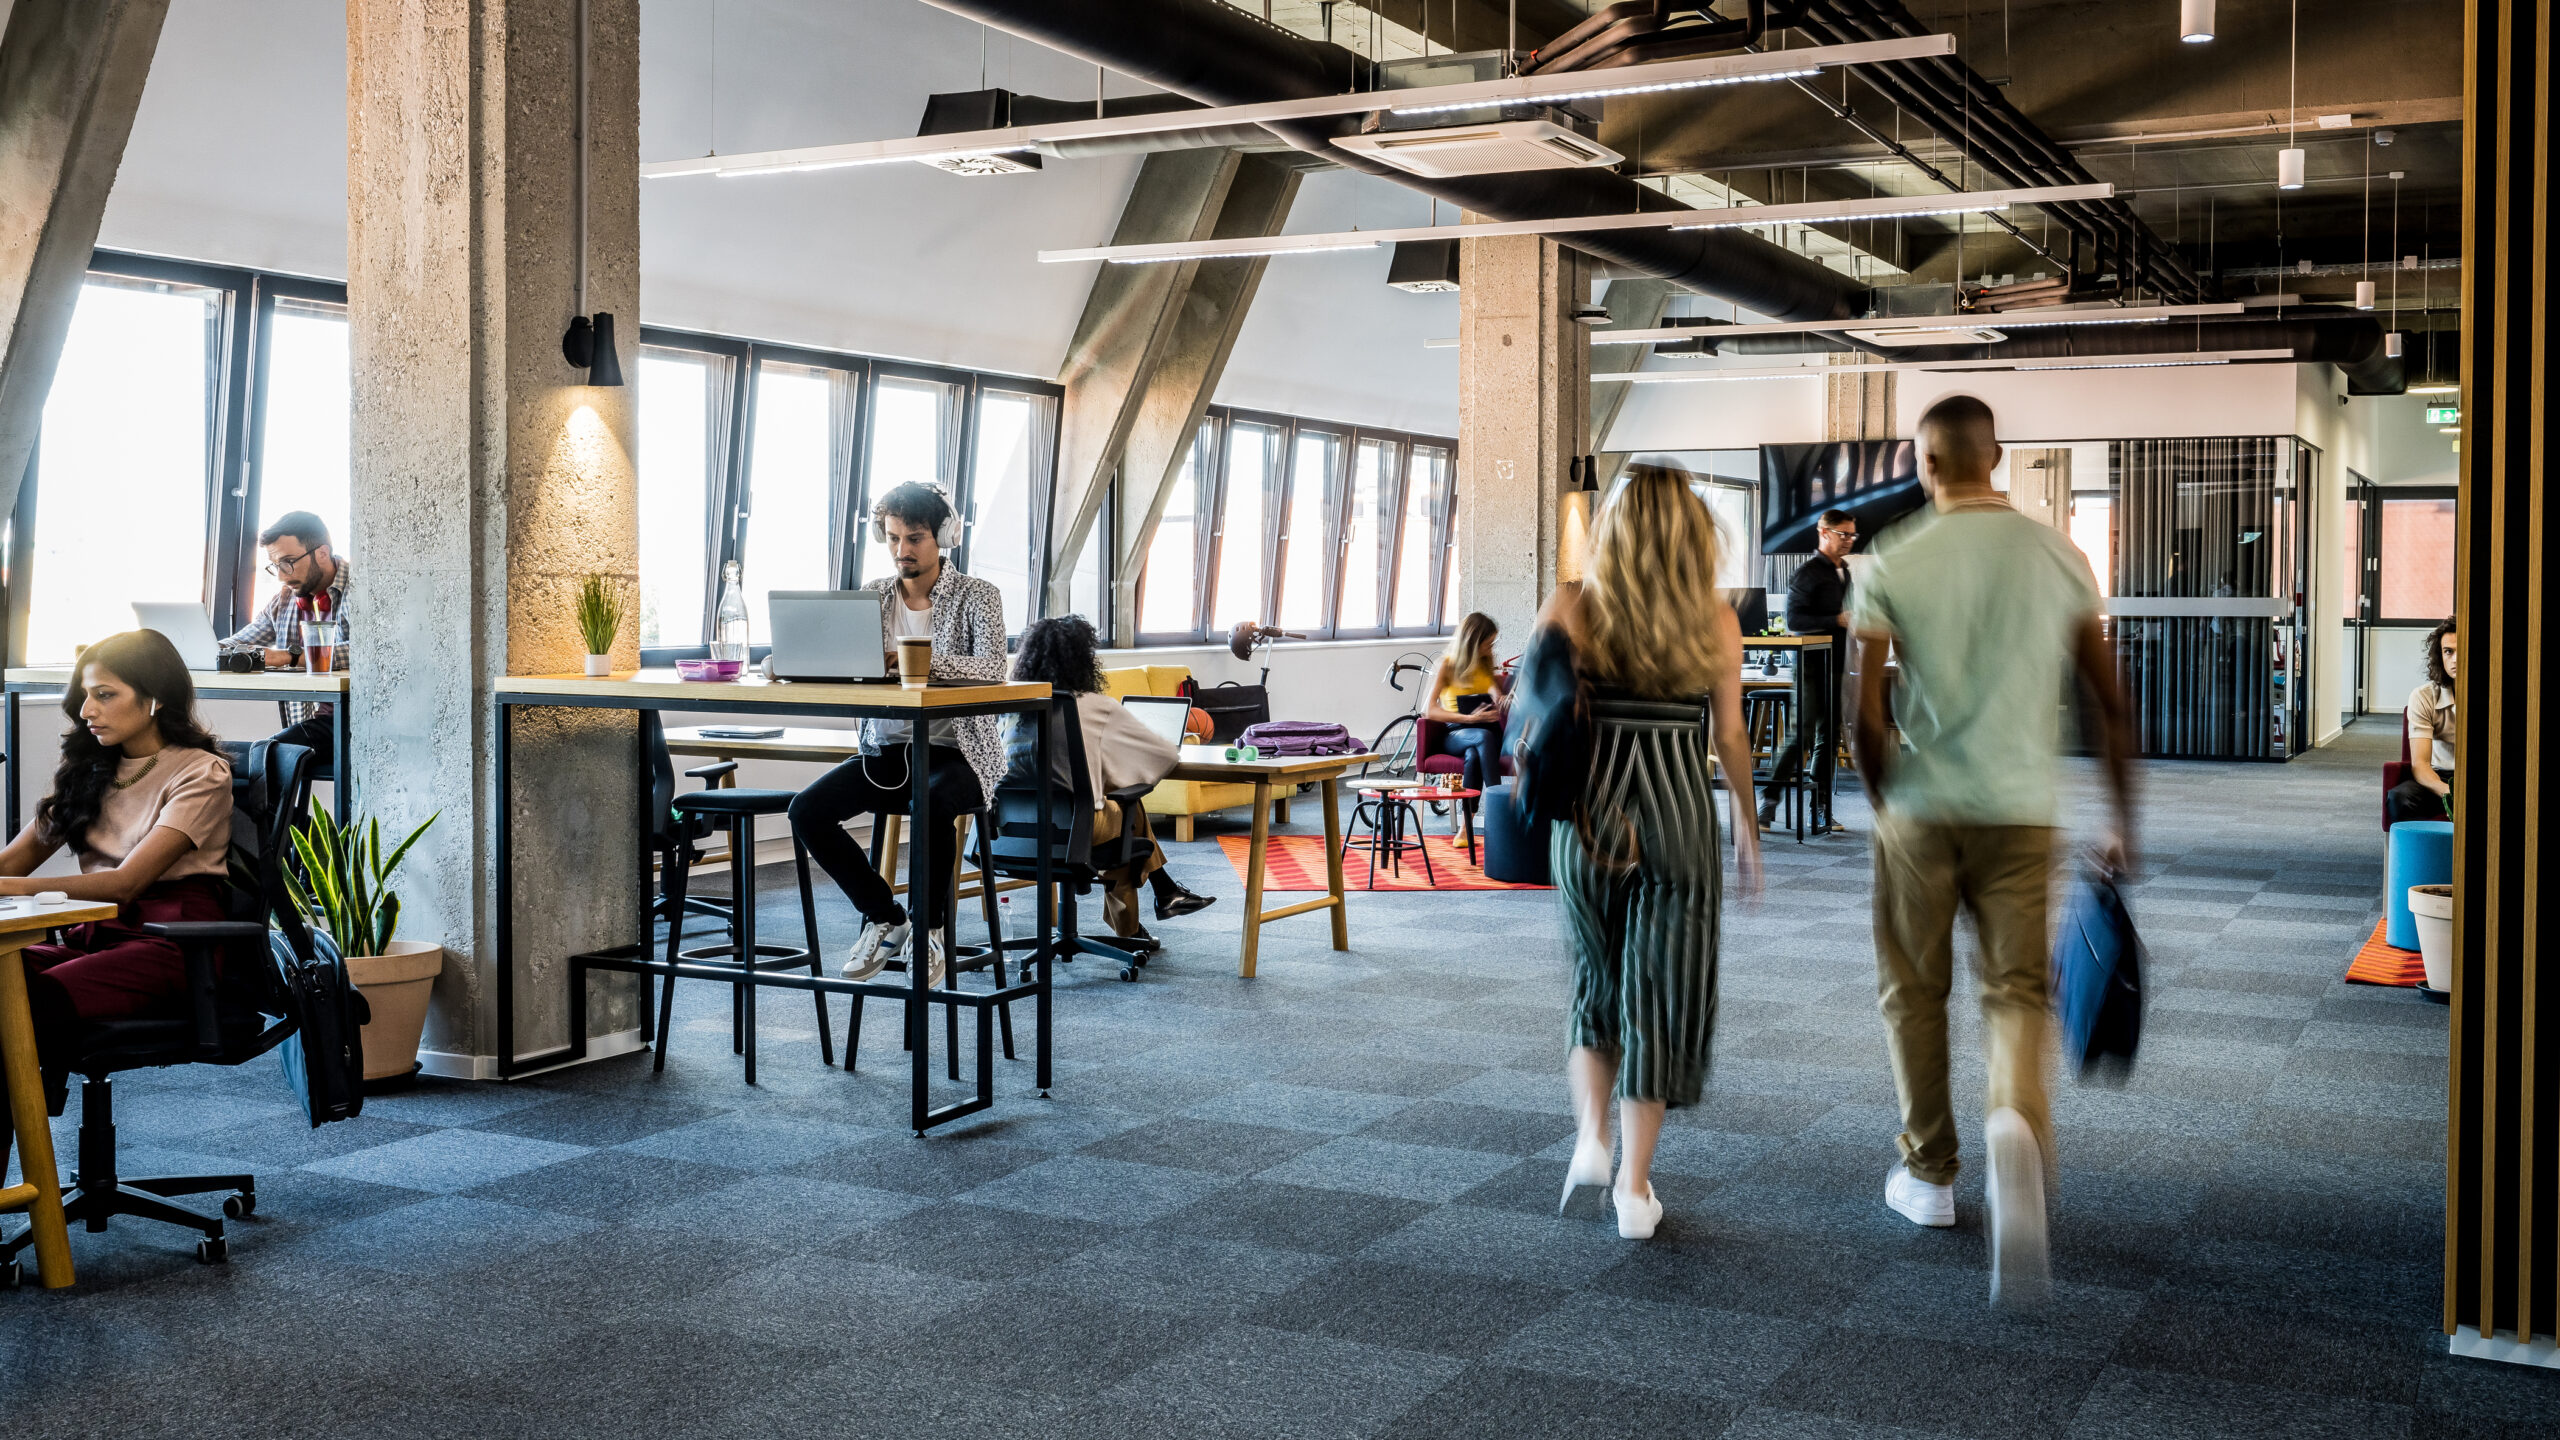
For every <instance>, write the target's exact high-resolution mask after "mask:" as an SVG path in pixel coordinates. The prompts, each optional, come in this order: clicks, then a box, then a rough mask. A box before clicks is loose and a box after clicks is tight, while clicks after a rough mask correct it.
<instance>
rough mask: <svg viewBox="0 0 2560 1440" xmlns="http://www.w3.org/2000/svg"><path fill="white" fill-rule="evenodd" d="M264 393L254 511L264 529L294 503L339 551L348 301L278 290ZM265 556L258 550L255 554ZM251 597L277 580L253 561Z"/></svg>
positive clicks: (265, 596) (345, 513)
mask: <svg viewBox="0 0 2560 1440" xmlns="http://www.w3.org/2000/svg"><path fill="white" fill-rule="evenodd" d="M265 340H266V387H265V389H266V394H265V403H264V404H263V405H262V406H261V407H260V408H261V414H260V417H259V421H260V423H259V426H258V463H257V467H256V468H257V481H258V483H257V493H258V515H257V520H256V522H255V523H254V524H253V525H252V526H251V527H250V529H251V530H252V532H254V533H264V532H265V530H266V528H267V527H268V526H269V525H272V524H274V523H275V522H276V521H277V520H278V519H279V518H281V517H283V516H285V515H289V514H291V513H293V512H294V511H296V510H303V511H308V512H309V513H311V514H313V515H317V516H319V517H320V523H321V524H323V525H325V526H327V527H328V528H329V539H330V542H331V546H332V548H333V550H335V551H337V552H339V553H344V552H345V551H346V550H347V548H348V538H349V533H350V531H351V529H352V527H353V525H354V521H355V504H354V496H353V491H352V489H351V486H352V483H353V467H352V465H351V463H350V458H349V455H348V431H349V425H348V417H349V414H350V409H351V397H350V395H349V385H350V371H349V370H348V367H347V307H346V306H344V305H340V304H336V303H333V302H331V301H327V300H310V299H303V298H300V297H279V298H278V299H276V300H275V301H274V302H273V304H272V305H271V306H270V308H269V309H268V311H267V317H266V337H265ZM259 558H260V559H261V560H263V558H264V557H259ZM250 574H251V576H252V577H253V590H252V603H254V604H255V605H257V606H258V607H260V608H264V607H265V605H266V603H267V601H268V600H269V599H270V598H271V597H273V596H274V594H275V593H276V590H277V588H278V585H279V584H280V582H279V581H277V579H276V578H275V577H274V576H272V575H269V574H268V573H267V572H266V571H265V570H264V569H263V568H253V569H251V571H250Z"/></svg>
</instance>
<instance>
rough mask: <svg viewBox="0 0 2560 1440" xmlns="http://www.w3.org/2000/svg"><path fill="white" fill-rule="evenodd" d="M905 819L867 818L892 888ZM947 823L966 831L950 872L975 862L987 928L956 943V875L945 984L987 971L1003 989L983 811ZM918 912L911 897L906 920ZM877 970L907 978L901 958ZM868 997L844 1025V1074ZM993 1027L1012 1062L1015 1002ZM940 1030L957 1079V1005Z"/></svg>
mask: <svg viewBox="0 0 2560 1440" xmlns="http://www.w3.org/2000/svg"><path fill="white" fill-rule="evenodd" d="M906 819H907V817H906V816H905V815H904V814H902V813H900V812H898V811H894V810H893V811H885V812H882V813H880V814H875V815H873V816H872V817H871V858H872V862H873V863H874V864H876V865H878V866H879V867H880V878H881V879H883V880H886V881H888V882H889V883H890V885H891V886H892V887H893V888H895V887H896V886H897V885H898V884H899V883H900V882H899V880H898V878H897V871H898V869H899V868H900V865H901V852H902V849H903V846H904V844H905V843H906V842H905V836H906V825H905V821H906ZM950 823H952V824H954V825H958V824H966V825H968V826H969V839H968V845H967V847H966V848H965V849H964V850H962V851H961V853H960V854H958V855H955V856H954V857H953V859H952V868H953V870H954V871H955V872H957V871H958V870H959V868H960V862H961V861H962V860H964V859H973V860H975V861H976V862H977V867H978V915H979V918H980V919H981V920H983V921H984V922H985V923H986V927H987V943H986V944H984V945H968V946H964V945H962V944H961V943H960V894H959V891H960V883H959V881H960V877H959V875H958V874H957V873H955V874H954V875H953V876H952V879H951V889H952V896H951V911H950V913H949V914H947V915H944V916H943V917H942V954H943V963H942V970H943V977H944V979H943V983H944V984H946V985H948V986H949V987H950V988H952V989H954V990H957V989H959V988H960V977H961V976H962V975H965V974H968V973H970V972H971V971H977V970H991V971H993V972H994V975H993V979H994V988H996V989H998V990H1001V989H1003V988H1004V987H1005V970H1004V917H1003V915H1002V913H1001V912H1000V911H999V910H998V909H997V906H996V880H997V876H996V872H995V869H994V866H993V862H992V852H991V851H990V850H989V848H988V835H989V833H990V832H989V829H988V825H987V811H986V810H985V809H984V808H983V807H982V808H980V809H976V810H963V811H961V812H959V813H958V814H956V815H954V816H952V817H951V820H950ZM922 910H923V906H922V902H920V901H916V900H914V899H912V898H911V899H910V900H909V901H908V914H909V915H910V916H915V915H918V914H920V913H922ZM880 968H881V969H882V970H883V971H884V972H886V971H895V972H897V973H899V974H901V975H903V974H905V973H906V969H907V962H906V961H905V960H903V959H897V960H891V961H889V962H888V963H887V964H885V965H883V966H881V967H880ZM1022 972H1023V974H1024V975H1025V976H1028V975H1029V974H1030V972H1031V966H1030V963H1029V962H1028V961H1025V962H1024V963H1023V966H1022ZM869 998H870V997H869V996H866V995H860V994H857V995H855V996H854V997H853V1012H852V1015H851V1017H850V1018H849V1019H847V1021H846V1022H845V1033H844V1068H846V1069H847V1070H851V1069H853V1068H854V1065H855V1061H856V1060H857V1059H858V1058H859V1057H860V1053H861V1050H862V1008H863V1002H864V1001H865V1000H867V999H869ZM996 1025H997V1028H998V1029H999V1030H1000V1031H1001V1032H1002V1033H1003V1038H1004V1058H1006V1059H1007V1060H1011V1059H1013V1058H1014V1055H1013V1002H1011V1001H1009V1000H1008V1001H1002V1002H999V1003H998V1004H997V1006H996ZM943 1026H944V1030H945V1036H944V1048H945V1050H947V1051H948V1052H949V1053H948V1055H947V1057H946V1058H947V1061H948V1064H949V1066H950V1074H951V1078H952V1079H954V1080H957V1079H959V1078H960V1008H959V1007H958V1006H956V1005H946V1006H944V1007H943ZM915 1043H916V1037H915V1036H913V1035H909V1036H907V1037H906V1046H907V1048H909V1049H913V1048H914V1047H915Z"/></svg>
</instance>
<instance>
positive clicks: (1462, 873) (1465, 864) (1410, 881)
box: [1218, 835, 1554, 893]
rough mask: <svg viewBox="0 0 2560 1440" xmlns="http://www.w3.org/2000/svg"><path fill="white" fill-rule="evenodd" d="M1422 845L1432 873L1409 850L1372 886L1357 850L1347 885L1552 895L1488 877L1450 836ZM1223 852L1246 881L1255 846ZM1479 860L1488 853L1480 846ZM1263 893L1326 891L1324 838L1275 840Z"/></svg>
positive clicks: (1365, 857)
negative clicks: (1247, 866)
mask: <svg viewBox="0 0 2560 1440" xmlns="http://www.w3.org/2000/svg"><path fill="white" fill-rule="evenodd" d="M1422 843H1423V844H1424V845H1425V846H1426V847H1428V850H1427V853H1428V854H1429V855H1430V857H1431V868H1430V869H1429V870H1428V871H1426V870H1424V869H1423V866H1422V856H1420V855H1416V854H1413V853H1412V852H1410V851H1408V852H1406V854H1405V857H1404V864H1403V865H1402V866H1400V867H1381V868H1380V870H1379V872H1378V877H1377V883H1376V884H1375V885H1371V884H1370V883H1369V852H1368V851H1366V850H1363V849H1361V848H1360V847H1359V846H1357V845H1355V846H1353V847H1352V848H1351V853H1349V854H1348V855H1345V856H1343V857H1342V883H1343V887H1344V888H1345V889H1349V890H1382V891H1383V890H1547V889H1552V888H1554V887H1552V886H1547V885H1513V884H1509V883H1507V882H1504V881H1501V880H1488V879H1486V878H1485V874H1484V869H1483V867H1482V866H1479V865H1476V864H1474V863H1472V862H1470V861H1469V860H1468V859H1467V850H1466V847H1465V846H1463V845H1460V844H1459V843H1458V842H1457V841H1455V840H1453V839H1451V838H1450V837H1448V836H1446V835H1426V836H1424V837H1423V838H1422ZM1218 847H1219V848H1220V849H1222V850H1224V851H1226V852H1227V863H1229V864H1231V865H1233V866H1235V867H1236V878H1237V879H1239V880H1241V879H1243V878H1244V867H1245V859H1246V857H1247V855H1248V854H1250V853H1251V851H1252V849H1253V841H1252V840H1250V839H1248V838H1247V837H1245V836H1242V835H1221V836H1219V837H1218ZM1476 853H1477V854H1478V855H1482V854H1483V853H1484V849H1483V847H1482V846H1481V845H1479V846H1478V847H1477V849H1476ZM1262 888H1263V889H1264V890H1267V891H1300V890H1313V891H1317V892H1319V893H1321V892H1322V891H1323V890H1324V889H1325V863H1324V837H1323V836H1321V835H1274V836H1272V837H1271V841H1270V849H1269V850H1268V851H1266V852H1265V853H1264V855H1263V860H1262Z"/></svg>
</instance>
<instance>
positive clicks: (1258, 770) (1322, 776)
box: [1167, 745, 1378, 980]
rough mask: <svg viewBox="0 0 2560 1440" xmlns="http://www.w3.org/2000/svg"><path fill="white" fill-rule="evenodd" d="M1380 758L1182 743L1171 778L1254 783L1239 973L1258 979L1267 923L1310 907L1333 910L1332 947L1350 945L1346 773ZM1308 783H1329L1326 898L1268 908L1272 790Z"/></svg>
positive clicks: (1325, 843)
mask: <svg viewBox="0 0 2560 1440" xmlns="http://www.w3.org/2000/svg"><path fill="white" fill-rule="evenodd" d="M1377 758H1378V757H1377V756H1375V755H1370V754H1366V753H1363V754H1359V755H1298V756H1288V757H1274V758H1272V759H1268V760H1229V759H1227V758H1226V747H1225V746H1222V745H1185V746H1183V747H1182V759H1181V761H1180V763H1178V764H1176V765H1175V766H1174V767H1173V774H1172V775H1171V776H1169V777H1167V778H1169V779H1174V780H1207V781H1225V782H1231V783H1232V782H1238V781H1241V782H1243V783H1245V784H1248V785H1251V786H1252V787H1253V843H1252V846H1251V848H1249V849H1248V850H1247V851H1246V852H1245V866H1244V948H1243V949H1242V950H1241V951H1240V952H1238V954H1237V957H1236V973H1237V974H1238V975H1241V976H1243V977H1245V978H1246V979H1248V980H1250V979H1252V978H1253V963H1254V952H1255V949H1256V947H1257V945H1258V944H1259V942H1260V940H1261V938H1262V927H1263V925H1264V924H1265V923H1267V922H1269V921H1273V920H1286V919H1288V918H1289V917H1290V916H1292V915H1304V914H1306V913H1307V912H1308V911H1310V910H1331V911H1332V912H1333V948H1334V949H1336V950H1348V949H1350V948H1351V921H1350V916H1349V914H1348V912H1347V911H1346V910H1345V909H1344V908H1343V899H1342V773H1343V772H1344V771H1346V770H1350V769H1353V768H1355V767H1357V766H1361V765H1366V764H1368V763H1369V762H1370V761H1372V760H1375V759H1377ZM1309 783H1317V784H1321V785H1323V786H1324V864H1325V896H1324V898H1323V899H1321V900H1302V901H1300V902H1298V903H1297V904H1295V905H1283V906H1281V907H1280V908H1279V909H1277V910H1273V911H1269V912H1267V913H1266V912H1265V911H1264V910H1263V908H1262V865H1263V858H1264V855H1265V853H1266V852H1267V851H1269V850H1270V848H1271V791H1272V788H1273V787H1274V786H1290V787H1294V786H1298V785H1304V784H1309Z"/></svg>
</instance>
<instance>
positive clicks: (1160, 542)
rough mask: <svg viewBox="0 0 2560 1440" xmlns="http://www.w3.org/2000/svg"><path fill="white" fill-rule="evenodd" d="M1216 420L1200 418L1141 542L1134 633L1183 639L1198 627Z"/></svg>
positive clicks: (1216, 438) (1143, 637) (1209, 508)
mask: <svg viewBox="0 0 2560 1440" xmlns="http://www.w3.org/2000/svg"><path fill="white" fill-rule="evenodd" d="M1217 455H1218V424H1217V422H1216V421H1215V420H1207V421H1203V422H1202V423H1201V426H1200V431H1199V434H1198V435H1197V437H1195V438H1194V439H1193V441H1192V444H1191V449H1190V451H1189V452H1188V453H1187V454H1185V455H1184V457H1183V461H1182V471H1181V473H1180V474H1178V475H1176V476H1174V479H1173V488H1172V490H1171V492H1170V493H1168V494H1167V495H1166V496H1165V501H1164V515H1163V517H1162V518H1161V519H1159V520H1157V522H1156V532H1155V535H1154V537H1153V538H1152V539H1150V540H1149V541H1148V542H1147V561H1146V568H1145V569H1144V570H1142V571H1141V572H1140V574H1139V577H1138V637H1139V640H1140V641H1141V643H1143V642H1144V641H1146V640H1147V639H1149V638H1151V637H1153V638H1162V639H1167V640H1189V639H1192V638H1193V637H1194V636H1196V635H1197V634H1199V632H1200V559H1201V556H1202V555H1203V554H1204V553H1205V552H1206V549H1207V547H1206V546H1205V545H1204V544H1203V543H1202V539H1201V535H1200V524H1201V520H1202V517H1204V516H1206V515H1208V514H1210V513H1212V512H1211V507H1210V497H1211V495H1212V493H1213V487H1211V485H1210V484H1209V483H1208V482H1209V476H1210V474H1211V467H1212V466H1214V465H1215V464H1216V463H1217Z"/></svg>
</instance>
